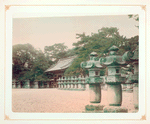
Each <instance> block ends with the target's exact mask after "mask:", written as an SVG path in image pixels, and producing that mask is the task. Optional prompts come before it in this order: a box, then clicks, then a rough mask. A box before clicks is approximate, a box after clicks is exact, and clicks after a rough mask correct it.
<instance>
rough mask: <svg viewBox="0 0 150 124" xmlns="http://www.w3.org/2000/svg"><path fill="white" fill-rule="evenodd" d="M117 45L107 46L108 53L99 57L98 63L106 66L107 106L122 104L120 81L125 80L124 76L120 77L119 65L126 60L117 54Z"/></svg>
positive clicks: (123, 63)
mask: <svg viewBox="0 0 150 124" xmlns="http://www.w3.org/2000/svg"><path fill="white" fill-rule="evenodd" d="M118 50H119V48H118V47H116V46H114V45H113V46H112V47H110V48H109V55H108V56H106V57H102V58H100V64H102V65H103V66H106V67H107V68H108V76H107V77H106V84H107V87H108V89H107V101H108V104H109V106H121V104H122V87H121V83H123V82H125V78H124V77H121V67H122V66H125V65H126V61H124V60H123V59H122V56H120V55H118V54H117V51H118Z"/></svg>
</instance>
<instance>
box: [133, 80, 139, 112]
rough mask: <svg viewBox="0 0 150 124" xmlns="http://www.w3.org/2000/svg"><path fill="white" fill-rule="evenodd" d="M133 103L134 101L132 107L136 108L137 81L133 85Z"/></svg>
mask: <svg viewBox="0 0 150 124" xmlns="http://www.w3.org/2000/svg"><path fill="white" fill-rule="evenodd" d="M133 103H134V108H135V109H138V108H139V87H138V83H135V84H134V87H133Z"/></svg>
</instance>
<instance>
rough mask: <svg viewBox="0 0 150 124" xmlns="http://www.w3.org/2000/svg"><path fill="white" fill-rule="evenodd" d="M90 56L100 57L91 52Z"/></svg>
mask: <svg viewBox="0 0 150 124" xmlns="http://www.w3.org/2000/svg"><path fill="white" fill-rule="evenodd" d="M90 56H98V54H97V53H96V52H91V53H90Z"/></svg>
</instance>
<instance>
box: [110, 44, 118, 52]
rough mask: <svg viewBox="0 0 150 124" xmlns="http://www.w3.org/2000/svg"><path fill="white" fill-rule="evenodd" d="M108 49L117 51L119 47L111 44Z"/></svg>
mask: <svg viewBox="0 0 150 124" xmlns="http://www.w3.org/2000/svg"><path fill="white" fill-rule="evenodd" d="M108 50H109V51H118V50H119V48H118V47H117V46H115V45H113V46H112V47H110V48H109V49H108Z"/></svg>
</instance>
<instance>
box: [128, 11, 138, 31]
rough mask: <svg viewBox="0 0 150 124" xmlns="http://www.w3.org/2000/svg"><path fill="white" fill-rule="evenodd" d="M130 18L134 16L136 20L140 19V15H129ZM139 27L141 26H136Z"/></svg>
mask: <svg viewBox="0 0 150 124" xmlns="http://www.w3.org/2000/svg"><path fill="white" fill-rule="evenodd" d="M128 17H129V18H133V19H134V20H135V21H139V15H138V14H136V15H132V14H131V15H128ZM136 27H137V28H139V26H136Z"/></svg>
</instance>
